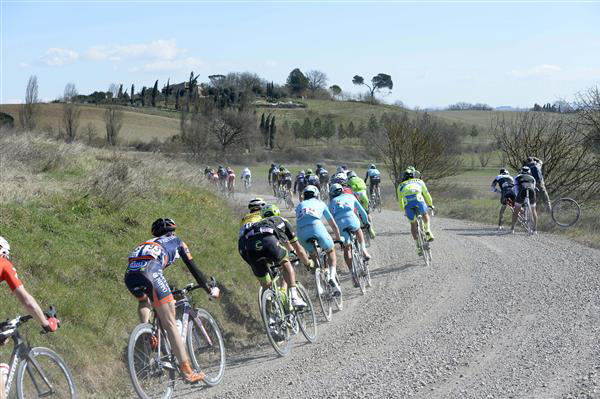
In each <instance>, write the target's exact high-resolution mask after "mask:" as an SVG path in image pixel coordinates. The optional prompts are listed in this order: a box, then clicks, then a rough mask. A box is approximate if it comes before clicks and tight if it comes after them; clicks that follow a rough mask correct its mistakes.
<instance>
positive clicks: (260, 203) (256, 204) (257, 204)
mask: <svg viewBox="0 0 600 399" xmlns="http://www.w3.org/2000/svg"><path fill="white" fill-rule="evenodd" d="M265 205H267V203H266V202H265V200H263V199H262V198H254V199H253V200H252V201H250V202H248V209H250V211H252V212H257V211H260V210H261V209H262V208H263V207H264V206H265Z"/></svg>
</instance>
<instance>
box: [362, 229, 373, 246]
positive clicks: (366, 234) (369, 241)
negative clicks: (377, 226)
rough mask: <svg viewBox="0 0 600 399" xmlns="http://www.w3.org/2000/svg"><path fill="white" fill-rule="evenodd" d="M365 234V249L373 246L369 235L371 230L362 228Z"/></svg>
mask: <svg viewBox="0 0 600 399" xmlns="http://www.w3.org/2000/svg"><path fill="white" fill-rule="evenodd" d="M361 230H362V232H363V237H364V238H365V247H367V248H369V247H370V246H371V236H370V235H369V229H367V228H366V227H361Z"/></svg>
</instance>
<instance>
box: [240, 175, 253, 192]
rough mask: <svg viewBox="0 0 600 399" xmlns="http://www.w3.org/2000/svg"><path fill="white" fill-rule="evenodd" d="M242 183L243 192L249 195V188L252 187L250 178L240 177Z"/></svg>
mask: <svg viewBox="0 0 600 399" xmlns="http://www.w3.org/2000/svg"><path fill="white" fill-rule="evenodd" d="M242 180H243V181H244V192H246V193H249V192H250V188H251V187H252V181H251V177H250V176H246V177H242Z"/></svg>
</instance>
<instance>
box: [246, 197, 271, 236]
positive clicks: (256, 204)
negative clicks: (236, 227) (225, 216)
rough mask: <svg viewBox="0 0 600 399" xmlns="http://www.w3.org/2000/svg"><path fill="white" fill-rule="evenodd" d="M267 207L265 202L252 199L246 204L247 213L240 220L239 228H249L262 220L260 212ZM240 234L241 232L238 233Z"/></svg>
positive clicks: (260, 199) (259, 199)
mask: <svg viewBox="0 0 600 399" xmlns="http://www.w3.org/2000/svg"><path fill="white" fill-rule="evenodd" d="M266 205H267V203H266V202H265V200H263V199H262V198H258V197H257V198H254V199H253V200H250V202H248V210H250V212H249V213H247V214H245V215H244V217H243V218H242V222H241V226H240V227H241V228H242V229H244V228H245V227H250V225H252V224H254V223H256V222H260V221H261V220H262V216H260V211H261V210H262V209H263V208H264V207H265V206H266ZM240 233H241V231H240Z"/></svg>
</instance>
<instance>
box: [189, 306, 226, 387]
mask: <svg viewBox="0 0 600 399" xmlns="http://www.w3.org/2000/svg"><path fill="white" fill-rule="evenodd" d="M195 310H196V314H197V315H198V319H197V320H196V319H194V320H190V323H188V331H187V339H186V341H187V347H188V352H189V354H190V359H191V361H192V364H193V365H194V368H195V369H196V370H200V371H203V372H204V374H206V377H205V378H204V382H205V383H206V384H207V385H209V386H215V385H217V384H218V383H220V382H221V380H222V379H223V374H225V343H224V341H223V335H222V334H221V329H220V328H219V325H218V324H217V321H216V320H215V319H214V317H212V316H211V314H210V313H208V312H207V311H206V310H204V309H200V308H196V309H195Z"/></svg>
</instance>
